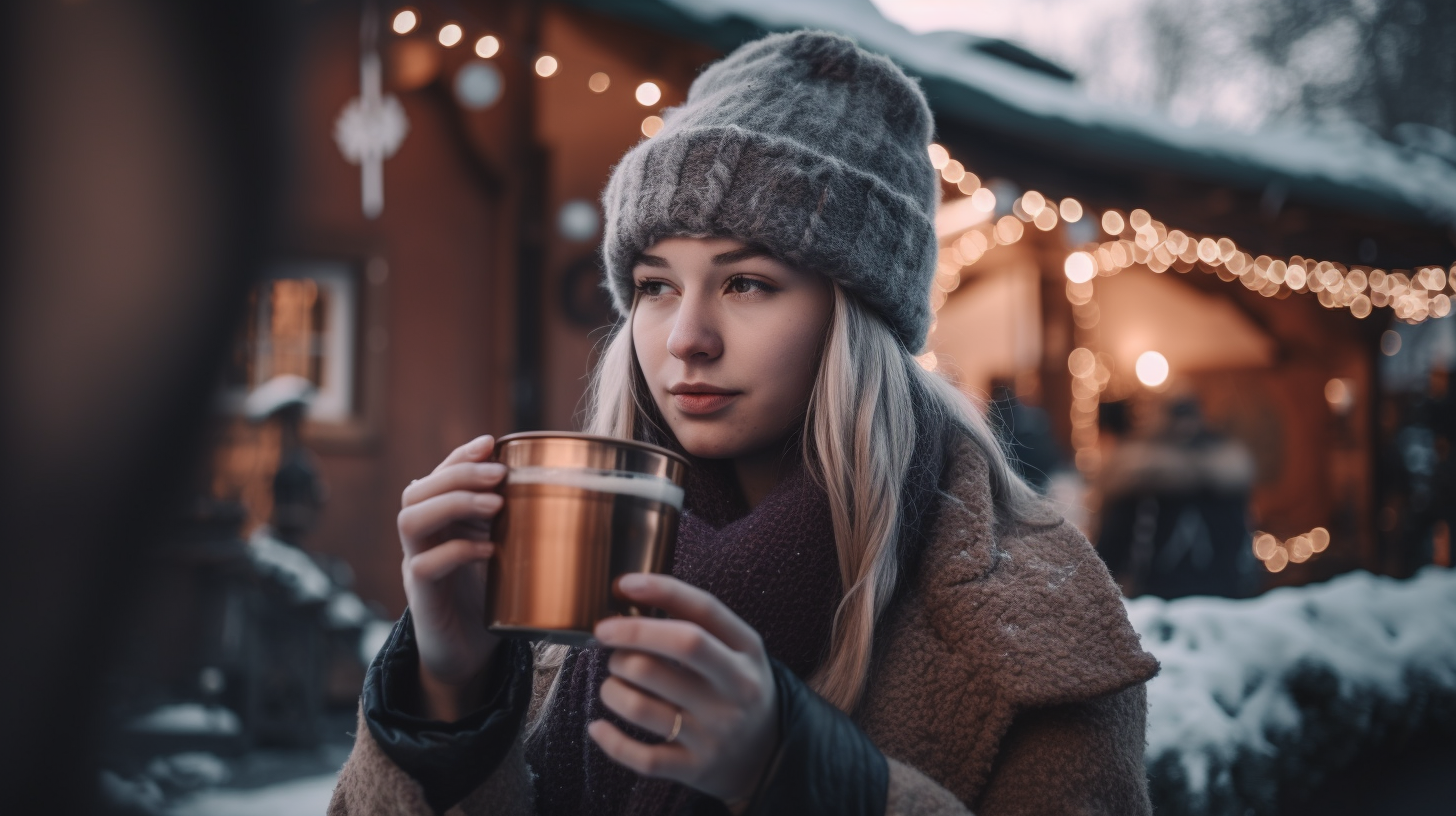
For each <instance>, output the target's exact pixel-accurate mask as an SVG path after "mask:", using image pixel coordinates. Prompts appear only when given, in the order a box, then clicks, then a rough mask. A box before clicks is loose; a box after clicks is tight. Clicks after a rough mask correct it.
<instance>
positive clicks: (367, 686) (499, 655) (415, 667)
mask: <svg viewBox="0 0 1456 816" xmlns="http://www.w3.org/2000/svg"><path fill="white" fill-rule="evenodd" d="M419 665H420V654H419V649H418V647H417V646H416V644H415V636H414V623H413V621H412V620H411V618H410V613H409V611H408V610H406V611H405V613H404V616H403V617H401V618H400V619H399V622H398V623H396V624H395V625H394V630H393V631H392V632H390V633H389V639H388V640H387V641H385V644H384V648H383V649H380V650H379V654H378V655H376V656H375V658H374V662H373V663H371V664H370V665H369V672H368V674H366V675H365V677H364V695H363V707H364V721H365V723H366V724H367V725H368V727H369V733H370V734H371V735H372V736H373V737H374V741H375V742H376V743H378V745H379V747H380V749H381V750H383V751H384V753H385V755H386V756H388V757H389V758H390V759H391V760H393V762H394V764H396V765H398V766H399V767H400V768H401V769H402V770H403V771H404V772H405V773H407V774H409V775H410V776H411V777H413V778H414V779H415V781H417V782H419V783H420V787H421V788H422V789H423V790H424V793H425V799H426V801H428V802H429V804H430V807H431V808H433V809H434V810H435V812H436V813H443V812H445V811H446V810H448V809H449V808H450V807H451V806H453V805H454V804H455V803H456V802H459V801H460V800H461V799H464V798H465V797H466V796H467V795H468V794H469V793H470V792H471V791H472V790H475V788H476V787H478V786H479V785H480V784H481V783H482V782H484V781H485V780H486V778H487V777H489V776H490V774H491V773H492V772H494V771H495V769H496V767H497V766H499V765H500V763H501V760H503V759H504V758H505V755H506V753H507V752H509V751H510V748H511V744H512V743H514V742H515V740H516V735H517V734H518V733H519V732H520V730H521V723H522V721H523V720H524V719H525V715H526V709H527V707H528V706H529V705H530V703H531V672H532V655H531V647H530V644H528V643H526V642H525V641H522V640H516V639H511V638H508V639H506V640H503V641H502V642H501V644H500V646H499V648H497V650H496V654H495V656H494V657H493V658H492V660H491V665H490V667H489V668H488V669H487V677H486V694H485V700H486V702H485V705H483V706H481V707H480V708H479V709H478V710H476V711H473V712H471V713H470V714H468V715H466V716H465V717H462V718H461V719H459V720H457V721H456V722H453V723H446V722H439V721H436V720H427V719H425V718H423V717H419V716H416V715H414V714H411V713H408V712H411V711H418V710H420V706H419V705H418V703H419V700H420V683H419Z"/></svg>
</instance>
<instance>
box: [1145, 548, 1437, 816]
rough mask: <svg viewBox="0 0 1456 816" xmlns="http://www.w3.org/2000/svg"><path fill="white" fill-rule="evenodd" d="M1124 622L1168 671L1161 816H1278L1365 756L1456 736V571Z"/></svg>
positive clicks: (1157, 700) (1158, 724) (1207, 603)
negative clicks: (1286, 804) (1411, 741)
mask: <svg viewBox="0 0 1456 816" xmlns="http://www.w3.org/2000/svg"><path fill="white" fill-rule="evenodd" d="M1127 611H1128V615H1129V617H1130V618H1131V620H1132V624H1133V626H1134V627H1135V628H1136V629H1137V630H1138V632H1139V633H1140V634H1141V635H1142V639H1143V646H1144V647H1145V648H1146V649H1148V650H1149V651H1150V652H1152V653H1153V654H1154V655H1155V656H1157V658H1158V660H1159V661H1161V662H1162V664H1163V669H1162V671H1161V672H1160V673H1159V675H1158V676H1157V677H1155V678H1153V680H1152V681H1151V682H1150V683H1149V684H1148V750H1147V755H1146V763H1147V768H1148V773H1149V776H1150V778H1151V785H1152V794H1153V801H1154V805H1155V809H1156V811H1157V812H1158V813H1161V814H1169V815H1170V816H1178V815H1180V814H1188V815H1189V816H1194V815H1195V814H1196V815H1197V816H1204V814H1208V815H1209V816H1212V815H1213V814H1240V816H1242V815H1243V814H1259V815H1260V816H1262V815H1263V814H1272V813H1274V812H1275V808H1276V805H1277V803H1278V802H1279V801H1280V800H1281V799H1283V800H1285V801H1288V800H1291V799H1299V798H1302V797H1303V796H1304V795H1306V794H1307V793H1309V792H1310V791H1311V790H1313V789H1314V788H1315V787H1316V786H1318V785H1319V784H1321V782H1322V781H1323V780H1325V779H1326V778H1328V777H1329V776H1330V775H1331V774H1332V773H1336V772H1338V771H1339V770H1340V769H1341V768H1344V767H1346V766H1347V765H1348V764H1349V763H1350V761H1351V760H1352V759H1353V758H1355V757H1356V756H1357V755H1358V754H1360V753H1361V752H1362V751H1368V750H1372V749H1376V750H1378V749H1379V748H1381V747H1382V746H1389V745H1394V744H1398V743H1399V741H1401V740H1402V739H1405V738H1407V737H1410V736H1413V735H1416V734H1430V733H1433V730H1434V729H1440V730H1444V731H1446V732H1451V733H1456V571H1452V570H1443V569H1439V568H1435V567H1428V568H1426V569H1424V570H1422V571H1421V572H1420V573H1419V574H1418V575H1417V576H1416V577H1414V578H1412V579H1409V580H1406V581H1398V580H1395V579H1391V578H1383V577H1377V576H1374V575H1370V574H1368V573H1363V572H1362V573H1351V574H1348V575H1343V576H1340V577H1338V578H1336V579H1334V580H1331V581H1329V582H1327V583H1324V584H1316V585H1311V586H1305V587H1298V588H1284V589H1276V590H1273V591H1271V592H1269V593H1267V594H1265V595H1263V596H1261V597H1259V598H1255V599H1252V600H1243V601H1235V600H1227V599H1222V598H1183V599H1179V600H1176V601H1163V600H1160V599H1157V598H1138V599H1134V600H1130V601H1127Z"/></svg>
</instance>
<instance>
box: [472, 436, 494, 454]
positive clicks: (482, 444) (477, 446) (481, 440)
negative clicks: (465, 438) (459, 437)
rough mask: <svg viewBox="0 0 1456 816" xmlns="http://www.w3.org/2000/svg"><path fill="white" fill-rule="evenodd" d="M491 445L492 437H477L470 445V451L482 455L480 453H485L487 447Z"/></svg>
mask: <svg viewBox="0 0 1456 816" xmlns="http://www.w3.org/2000/svg"><path fill="white" fill-rule="evenodd" d="M489 444H490V436H488V435H487V436H481V437H477V438H476V440H475V441H474V442H471V443H470V450H471V451H473V452H475V453H480V452H482V451H484V450H485V448H486V446H487V445H489Z"/></svg>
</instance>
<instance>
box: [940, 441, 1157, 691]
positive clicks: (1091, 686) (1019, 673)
mask: <svg viewBox="0 0 1456 816" xmlns="http://www.w3.org/2000/svg"><path fill="white" fill-rule="evenodd" d="M949 468H950V472H949V473H948V474H947V476H948V479H947V480H946V484H947V490H946V491H945V492H946V495H945V496H943V498H942V504H941V508H940V511H939V515H938V518H937V521H936V526H935V533H934V535H933V536H932V537H931V541H930V546H929V549H928V550H927V552H926V553H925V557H924V562H923V564H922V567H921V570H920V572H919V574H918V576H916V577H917V585H918V588H919V593H920V594H921V596H922V598H923V600H924V603H925V605H926V608H927V610H928V611H929V612H930V613H931V614H930V616H929V620H928V623H929V624H930V625H932V626H934V627H935V629H936V632H937V635H938V636H939V637H940V638H941V639H943V640H944V641H945V642H946V643H948V644H951V645H953V646H954V647H955V651H956V652H957V653H958V654H961V655H963V656H965V657H967V658H968V659H975V660H977V661H980V662H987V661H989V662H990V663H991V664H992V666H993V667H994V668H995V669H997V671H996V672H995V675H996V677H997V678H998V679H999V681H1000V685H1002V687H1003V689H1004V691H1005V692H1006V694H1007V697H1008V699H1010V700H1013V701H1015V703H1016V704H1017V705H1018V706H1019V707H1023V708H1026V707H1036V706H1046V705H1057V704H1059V703H1065V702H1075V701H1078V700H1086V699H1091V698H1093V697H1099V696H1102V695H1104V694H1110V693H1112V692H1115V691H1120V690H1122V689H1124V688H1127V687H1128V686H1131V685H1133V684H1134V683H1139V682H1143V681H1145V680H1147V679H1148V678H1150V677H1152V676H1153V675H1154V674H1156V673H1157V668H1158V664H1157V661H1156V660H1154V659H1153V656H1152V655H1150V654H1148V653H1147V652H1145V651H1143V649H1142V646H1141V642H1140V639H1139V636H1138V634H1137V632H1136V631H1134V630H1133V628H1132V625H1131V624H1130V623H1129V622H1128V619H1127V611H1126V610H1125V609H1124V607H1123V605H1122V597H1121V594H1120V593H1119V591H1118V589H1117V586H1116V584H1114V583H1113V581H1112V577H1111V575H1110V574H1109V573H1108V571H1107V568H1106V566H1105V565H1104V564H1103V562H1102V559H1101V558H1100V557H1099V556H1098V555H1097V553H1096V551H1095V550H1094V549H1093V548H1092V545H1091V544H1089V543H1088V541H1087V539H1086V538H1085V537H1084V536H1083V535H1082V533H1081V532H1080V531H1078V530H1077V528H1076V527H1075V526H1073V525H1072V524H1071V523H1069V522H1068V521H1066V519H1064V518H1063V517H1062V515H1061V513H1059V512H1056V511H1055V510H1054V509H1052V508H1051V507H1049V506H1047V507H1045V513H1046V518H1045V519H1044V520H1041V521H1040V522H1035V521H1033V522H1002V520H999V519H997V518H996V513H995V508H994V504H993V502H992V499H991V489H990V479H989V478H988V469H987V465H986V460H985V457H984V456H983V455H982V454H981V453H980V451H979V450H978V449H977V448H976V446H975V444H974V443H973V442H971V440H970V439H968V438H962V439H961V440H959V443H958V445H957V449H956V450H955V452H954V454H953V456H952V458H951V461H950V463H949Z"/></svg>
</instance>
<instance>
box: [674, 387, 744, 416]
mask: <svg viewBox="0 0 1456 816" xmlns="http://www.w3.org/2000/svg"><path fill="white" fill-rule="evenodd" d="M738 397H739V395H738V394H711V393H706V392H700V391H693V392H687V393H683V394H673V395H672V401H673V403H674V404H675V405H677V409H678V410H679V411H682V412H683V413H685V414H697V415H703V414H711V413H715V412H717V411H721V410H722V409H723V408H725V407H726V406H727V405H728V403H730V402H732V401H733V400H735V399H738Z"/></svg>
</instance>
